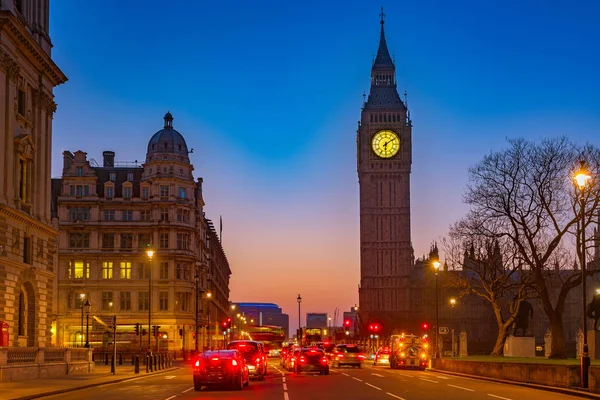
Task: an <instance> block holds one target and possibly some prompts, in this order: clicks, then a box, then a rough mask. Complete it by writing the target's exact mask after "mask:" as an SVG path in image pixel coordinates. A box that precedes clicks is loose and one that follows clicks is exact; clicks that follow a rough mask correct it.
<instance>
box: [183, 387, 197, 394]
mask: <svg viewBox="0 0 600 400" xmlns="http://www.w3.org/2000/svg"><path fill="white" fill-rule="evenodd" d="M190 390H194V387H191V388H189V389H187V390H184V391H183V392H181V394H184V393H187V392H189V391H190Z"/></svg>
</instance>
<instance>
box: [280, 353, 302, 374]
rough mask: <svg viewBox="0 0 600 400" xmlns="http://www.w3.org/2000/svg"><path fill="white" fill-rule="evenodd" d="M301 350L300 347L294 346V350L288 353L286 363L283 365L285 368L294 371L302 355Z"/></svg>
mask: <svg viewBox="0 0 600 400" xmlns="http://www.w3.org/2000/svg"><path fill="white" fill-rule="evenodd" d="M301 351H302V349H301V348H299V347H294V348H293V349H292V350H290V352H289V353H288V356H287V359H286V361H285V365H284V366H283V367H284V368H285V369H287V370H288V371H293V370H294V365H296V360H297V359H298V357H299V356H300V352H301Z"/></svg>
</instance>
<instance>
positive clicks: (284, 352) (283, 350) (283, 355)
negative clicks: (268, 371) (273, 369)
mask: <svg viewBox="0 0 600 400" xmlns="http://www.w3.org/2000/svg"><path fill="white" fill-rule="evenodd" d="M290 349H291V347H290V346H284V347H282V348H281V353H280V357H281V359H280V360H279V365H281V366H282V367H284V366H285V362H286V360H287V357H288V353H289V352H290Z"/></svg>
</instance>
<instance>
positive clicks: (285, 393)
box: [283, 392, 290, 400]
mask: <svg viewBox="0 0 600 400" xmlns="http://www.w3.org/2000/svg"><path fill="white" fill-rule="evenodd" d="M283 400H290V396H289V395H288V392H283Z"/></svg>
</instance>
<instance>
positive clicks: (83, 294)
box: [79, 293, 85, 347]
mask: <svg viewBox="0 0 600 400" xmlns="http://www.w3.org/2000/svg"><path fill="white" fill-rule="evenodd" d="M79 298H80V299H81V338H80V339H79V344H80V345H81V346H82V347H83V299H85V293H81V294H80V295H79Z"/></svg>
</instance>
